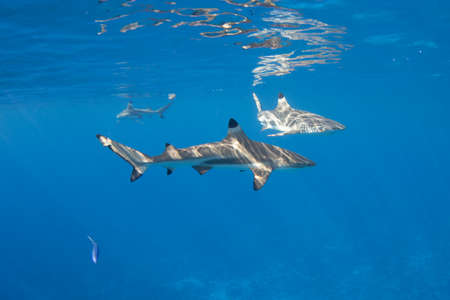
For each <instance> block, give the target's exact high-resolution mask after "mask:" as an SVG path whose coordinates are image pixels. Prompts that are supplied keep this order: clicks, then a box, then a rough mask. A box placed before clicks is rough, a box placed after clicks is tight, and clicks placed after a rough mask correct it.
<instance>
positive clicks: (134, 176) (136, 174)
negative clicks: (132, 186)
mask: <svg viewBox="0 0 450 300" xmlns="http://www.w3.org/2000/svg"><path fill="white" fill-rule="evenodd" d="M142 174H143V173H140V172H139V171H138V170H136V168H133V172H131V177H130V182H134V181H136V180H138V179H139V178H140V177H141V176H142Z"/></svg>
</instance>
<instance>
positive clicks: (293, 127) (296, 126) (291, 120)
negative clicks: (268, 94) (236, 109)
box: [253, 93, 345, 136]
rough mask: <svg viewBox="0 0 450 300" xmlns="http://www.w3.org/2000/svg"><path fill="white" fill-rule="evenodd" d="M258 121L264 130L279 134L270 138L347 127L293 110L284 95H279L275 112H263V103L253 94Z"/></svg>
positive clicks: (308, 113)
mask: <svg viewBox="0 0 450 300" xmlns="http://www.w3.org/2000/svg"><path fill="white" fill-rule="evenodd" d="M253 100H255V103H256V108H257V109H258V120H259V122H260V123H261V125H262V126H263V128H262V130H266V129H274V130H277V131H280V132H279V133H274V134H269V135H268V136H282V135H287V134H296V133H322V132H326V131H336V130H343V129H345V126H344V125H342V124H341V123H338V122H336V121H333V120H330V119H327V118H325V117H322V116H319V115H316V114H313V113H310V112H307V111H304V110H299V109H294V108H292V107H291V106H290V105H289V103H288V102H287V100H286V98H285V97H284V96H283V94H281V93H280V94H279V95H278V104H277V107H275V109H274V110H262V109H261V102H260V101H259V99H258V97H257V96H256V94H255V93H253Z"/></svg>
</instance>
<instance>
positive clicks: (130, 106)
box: [127, 101, 133, 109]
mask: <svg viewBox="0 0 450 300" xmlns="http://www.w3.org/2000/svg"><path fill="white" fill-rule="evenodd" d="M132 108H133V102H132V101H130V102H128V104H127V109H132Z"/></svg>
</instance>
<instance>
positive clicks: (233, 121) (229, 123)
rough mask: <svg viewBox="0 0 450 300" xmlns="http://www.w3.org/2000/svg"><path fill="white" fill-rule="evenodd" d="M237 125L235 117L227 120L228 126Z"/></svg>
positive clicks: (233, 126)
mask: <svg viewBox="0 0 450 300" xmlns="http://www.w3.org/2000/svg"><path fill="white" fill-rule="evenodd" d="M238 126H239V124H238V122H236V120H235V119H233V118H231V119H230V121H228V128H236V127H238Z"/></svg>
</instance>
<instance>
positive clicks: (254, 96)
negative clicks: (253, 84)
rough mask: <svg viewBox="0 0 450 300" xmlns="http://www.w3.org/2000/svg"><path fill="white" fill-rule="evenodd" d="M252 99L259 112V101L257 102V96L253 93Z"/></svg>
mask: <svg viewBox="0 0 450 300" xmlns="http://www.w3.org/2000/svg"><path fill="white" fill-rule="evenodd" d="M253 100H255V103H256V109H258V113H260V112H261V110H262V109H261V102H259V99H258V96H256V94H255V93H253Z"/></svg>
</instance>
